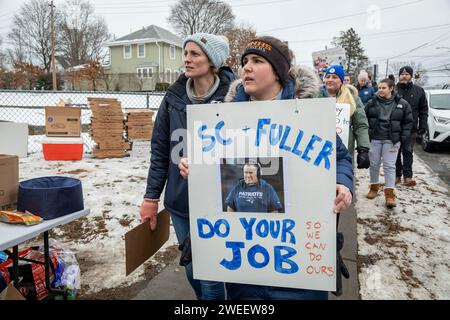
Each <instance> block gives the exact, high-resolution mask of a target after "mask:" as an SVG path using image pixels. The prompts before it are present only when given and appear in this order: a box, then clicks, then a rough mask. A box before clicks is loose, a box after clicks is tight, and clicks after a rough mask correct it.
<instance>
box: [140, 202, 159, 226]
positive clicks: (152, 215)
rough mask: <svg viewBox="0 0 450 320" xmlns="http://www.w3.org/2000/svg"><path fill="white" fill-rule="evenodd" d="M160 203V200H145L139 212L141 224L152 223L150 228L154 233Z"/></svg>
mask: <svg viewBox="0 0 450 320" xmlns="http://www.w3.org/2000/svg"><path fill="white" fill-rule="evenodd" d="M158 202H159V199H144V200H142V203H141V209H140V210H139V214H140V215H141V222H145V221H150V223H149V226H150V230H152V231H153V230H155V229H156V222H157V216H158Z"/></svg>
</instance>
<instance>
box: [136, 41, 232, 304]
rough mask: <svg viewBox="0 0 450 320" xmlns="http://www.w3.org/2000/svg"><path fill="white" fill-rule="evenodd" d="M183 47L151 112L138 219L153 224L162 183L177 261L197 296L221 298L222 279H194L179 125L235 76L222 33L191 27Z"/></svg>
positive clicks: (214, 98)
mask: <svg viewBox="0 0 450 320" xmlns="http://www.w3.org/2000/svg"><path fill="white" fill-rule="evenodd" d="M183 48H184V67H185V70H186V71H185V72H184V73H183V74H181V75H180V76H179V77H178V79H177V80H176V81H175V83H173V84H172V85H171V86H170V87H169V89H168V90H167V92H166V94H165V96H164V99H163V101H162V102H161V105H160V107H159V110H158V114H157V116H156V121H155V125H154V129H153V136H152V142H151V150H152V153H151V161H150V168H149V171H148V178H147V189H146V192H145V195H144V200H143V201H142V204H141V209H140V216H141V220H142V221H148V222H149V227H150V229H152V230H155V229H156V227H157V213H158V203H159V198H160V196H161V193H162V192H163V189H164V186H165V190H166V191H165V196H164V207H165V208H166V209H167V211H169V213H170V216H171V219H172V224H173V227H174V229H175V233H176V236H177V239H178V242H179V243H180V249H181V248H182V249H183V252H182V257H181V259H180V264H181V265H183V266H184V267H185V270H186V276H187V279H188V280H189V283H190V284H191V286H192V288H193V290H194V291H195V294H196V295H197V298H198V299H201V300H224V299H225V287H224V284H223V283H222V282H217V281H206V280H196V279H193V270H192V262H191V256H190V237H189V201H188V184H187V180H186V179H184V178H183V177H182V176H181V175H180V171H179V169H178V165H181V162H182V160H186V158H185V157H186V156H187V150H186V141H184V139H182V140H183V141H180V140H179V139H180V136H179V135H180V130H179V129H182V130H186V122H187V121H186V107H187V106H188V105H192V104H200V103H212V102H213V101H223V99H224V97H225V95H226V94H227V92H228V88H229V87H230V84H231V82H232V81H233V80H234V79H235V78H236V77H235V76H234V74H233V72H232V71H231V69H230V68H228V67H222V65H223V64H224V63H225V60H226V59H227V57H228V55H229V46H228V40H226V38H224V37H221V36H216V35H212V34H207V33H196V34H193V35H191V36H189V37H187V38H186V40H185V41H184V44H183ZM172 135H173V136H172ZM174 141H180V142H179V143H176V142H174ZM179 146H181V149H180V147H179Z"/></svg>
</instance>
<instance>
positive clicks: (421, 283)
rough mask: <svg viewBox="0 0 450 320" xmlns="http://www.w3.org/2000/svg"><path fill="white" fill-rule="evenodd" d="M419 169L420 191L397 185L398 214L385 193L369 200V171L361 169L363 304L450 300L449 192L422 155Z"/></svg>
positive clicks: (416, 169)
mask: <svg viewBox="0 0 450 320" xmlns="http://www.w3.org/2000/svg"><path fill="white" fill-rule="evenodd" d="M413 170H414V177H415V179H416V181H417V186H415V187H405V186H403V185H399V186H397V190H396V193H397V207H396V208H394V209H393V210H388V209H387V208H386V207H385V205H384V201H385V199H384V194H383V193H381V192H380V195H379V196H378V197H377V198H375V199H373V200H369V199H367V198H366V197H365V196H366V194H367V192H368V189H369V172H368V170H355V173H356V174H357V176H356V179H357V184H356V187H357V189H356V193H357V199H358V201H357V203H356V211H357V215H358V225H357V228H358V262H359V266H360V273H359V283H360V294H361V298H362V299H450V199H449V196H448V195H449V190H448V187H447V186H446V185H445V184H444V183H443V182H442V181H441V180H440V179H439V178H438V177H437V176H436V175H434V174H433V173H432V171H431V169H429V167H428V166H427V165H426V164H425V163H424V162H423V161H422V160H421V159H420V158H419V157H417V156H415V157H414V165H413ZM380 182H381V183H383V182H384V177H383V176H382V177H381V178H380Z"/></svg>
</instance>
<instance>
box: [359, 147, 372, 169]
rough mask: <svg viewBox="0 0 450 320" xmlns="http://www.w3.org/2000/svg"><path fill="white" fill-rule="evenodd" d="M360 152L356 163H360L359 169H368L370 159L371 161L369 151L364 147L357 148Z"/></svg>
mask: <svg viewBox="0 0 450 320" xmlns="http://www.w3.org/2000/svg"><path fill="white" fill-rule="evenodd" d="M356 151H358V156H357V158H356V162H357V163H358V166H357V168H358V169H368V168H369V167H370V159H369V149H367V148H364V147H358V148H356Z"/></svg>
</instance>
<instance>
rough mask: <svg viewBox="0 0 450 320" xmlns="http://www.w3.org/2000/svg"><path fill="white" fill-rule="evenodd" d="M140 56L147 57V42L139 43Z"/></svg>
mask: <svg viewBox="0 0 450 320" xmlns="http://www.w3.org/2000/svg"><path fill="white" fill-rule="evenodd" d="M137 56H138V58H145V44H144V43H142V44H138V55H137Z"/></svg>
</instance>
